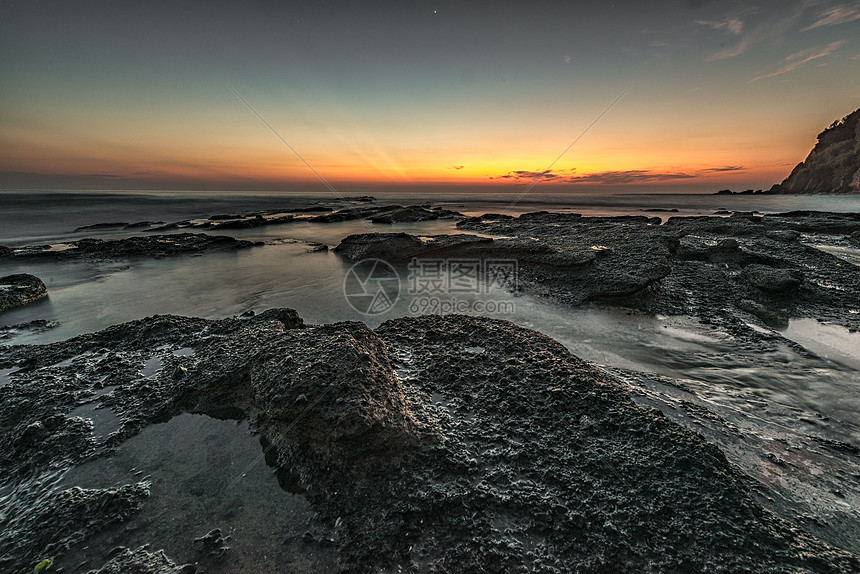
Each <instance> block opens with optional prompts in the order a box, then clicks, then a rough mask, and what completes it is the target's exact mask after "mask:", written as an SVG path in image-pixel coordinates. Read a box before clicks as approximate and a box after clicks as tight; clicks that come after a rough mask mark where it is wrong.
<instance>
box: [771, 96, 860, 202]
mask: <svg viewBox="0 0 860 574" xmlns="http://www.w3.org/2000/svg"><path fill="white" fill-rule="evenodd" d="M770 193H860V110H857V111H855V112H853V113H851V114H849V115H847V116H845V117H844V118H842V119H841V120H837V121H835V122H833V123H832V124H831V125H830V126H829V127H828V128H827V129H826V130H824V131H823V132H821V133H820V134H818V142H817V143H816V144H815V147H814V148H812V151H811V152H809V155H808V156H807V157H806V159H805V160H804V161H803V162H801V163H799V164H797V166H796V167H795V168H794V169H793V170H792V171H791V174H790V175H789V176H788V177H787V178H786V179H785V180H784V181H783V182H782V183H781V184H778V185H774V186H773V187H772V188H771V190H770Z"/></svg>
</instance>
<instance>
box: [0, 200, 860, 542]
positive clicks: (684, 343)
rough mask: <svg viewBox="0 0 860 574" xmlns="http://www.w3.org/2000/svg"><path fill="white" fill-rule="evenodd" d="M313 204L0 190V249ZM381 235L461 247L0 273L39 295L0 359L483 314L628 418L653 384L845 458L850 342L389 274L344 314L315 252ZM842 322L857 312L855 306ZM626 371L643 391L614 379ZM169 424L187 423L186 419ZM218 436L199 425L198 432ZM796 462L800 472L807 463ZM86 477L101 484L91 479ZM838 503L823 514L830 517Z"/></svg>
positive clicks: (857, 415)
mask: <svg viewBox="0 0 860 574" xmlns="http://www.w3.org/2000/svg"><path fill="white" fill-rule="evenodd" d="M370 195H372V196H373V197H375V203H376V204H378V205H387V204H399V205H412V204H428V203H432V204H433V205H434V206H441V207H444V208H448V209H452V210H455V211H459V212H461V213H464V214H466V215H480V214H483V213H507V214H510V215H518V214H521V213H526V212H534V211H542V210H546V211H556V212H564V213H580V214H582V215H586V216H614V215H648V216H652V217H653V216H658V217H662V218H664V219H666V218H668V217H673V216H693V215H714V214H719V213H722V214H725V213H726V212H731V211H752V212H759V213H779V212H787V211H795V210H817V211H834V212H858V213H860V195H839V196H783V195H714V194H684V193H662V194H658V193H624V194H604V193H599V192H594V193H579V194H570V193H558V192H537V191H535V192H532V193H529V194H526V195H524V196H522V194H521V193H520V192H496V193H487V192H483V191H482V192H473V191H469V190H451V191H443V192H437V193H434V194H433V195H429V194H426V193H410V192H393V191H384V192H372V193H370ZM317 204H320V205H325V206H330V207H333V208H339V207H342V206H343V198H341V197H340V196H337V195H336V194H325V193H311V192H308V193H304V192H259V193H255V192H225V191H214V192H202V191H184V192H183V191H116V192H103V191H44V190H43V191H39V190H26V191H25V190H21V191H0V245H5V246H8V247H13V248H15V247H21V246H26V245H51V246H54V248H62V247H63V245H64V244H65V243H68V242H70V241H74V240H77V239H81V238H84V237H97V238H103V239H116V238H121V237H127V236H130V235H134V234H138V233H140V232H139V231H136V230H126V229H123V226H116V227H112V228H109V229H108V228H101V229H90V230H82V231H76V230H77V229H78V228H80V227H84V226H91V225H96V224H104V223H117V224H119V223H123V224H127V223H136V222H141V221H151V222H174V221H180V220H187V219H205V218H208V217H209V216H212V215H217V214H234V213H239V214H250V213H254V212H258V211H262V210H267V211H268V210H284V211H288V210H290V209H292V208H296V207H304V206H309V205H317ZM359 205H363V204H359ZM179 231H187V230H183V229H180V230H179ZM392 231H397V232H406V233H410V234H415V235H419V236H428V235H436V234H450V233H460V231H459V230H457V228H456V226H455V222H454V221H451V220H437V221H428V222H420V223H401V224H372V223H369V222H364V221H346V222H340V223H311V222H307V221H301V222H294V223H289V224H284V225H270V226H265V227H260V228H253V229H231V230H229V231H228V232H224V234H226V235H231V236H233V237H236V238H239V239H248V240H254V241H260V242H263V245H261V246H259V247H253V248H248V249H241V250H238V251H232V252H212V253H208V254H204V255H182V256H177V257H169V258H164V259H138V260H124V261H112V262H104V261H75V262H62V261H60V262H32V261H30V262H16V261H10V260H6V261H3V260H0V276H4V275H8V274H12V273H32V274H34V275H36V276H38V277H40V278H41V279H42V280H43V281H44V282H45V284H46V286H47V288H48V291H49V297H48V298H47V299H44V300H42V301H40V302H37V303H34V304H31V305H27V306H25V307H21V308H18V309H14V310H10V311H7V312H4V313H2V314H0V334H2V337H3V338H1V339H0V345H10V344H44V343H50V342H54V341H60V340H64V339H67V338H69V337H73V336H75V335H78V334H81V333H87V332H93V331H97V330H100V329H103V328H106V327H108V326H111V325H115V324H118V323H122V322H125V321H129V320H133V319H138V318H142V317H146V316H150V315H155V314H178V315H188V316H199V317H207V318H221V317H229V316H235V315H239V314H242V313H246V312H249V311H255V312H259V311H261V310H264V309H267V308H272V307H290V308H293V309H296V310H297V311H298V313H299V315H300V316H301V317H302V318H303V319H304V320H305V322H306V323H308V324H320V323H332V322H338V321H362V322H364V323H366V324H368V325H369V326H371V327H376V326H378V325H379V324H381V323H382V322H384V321H386V320H389V319H392V318H395V317H401V316H409V315H416V314H421V313H446V312H461V313H467V314H480V315H489V316H492V317H495V318H498V319H504V320H508V321H512V322H513V323H516V324H519V325H521V326H524V327H527V328H531V329H535V330H537V331H540V332H542V333H545V334H547V335H549V336H551V337H553V338H555V339H557V340H558V341H560V342H561V343H562V344H564V345H565V346H566V347H567V349H568V350H569V351H570V352H572V353H573V354H575V355H577V356H579V357H581V358H583V359H585V360H588V361H591V362H593V363H595V364H597V365H599V366H601V367H603V368H605V369H607V370H608V371H611V372H613V373H616V374H619V375H620V376H622V377H626V379H625V380H627V381H628V383H629V385H630V390H631V394H633V395H635V396H637V397H638V399H637V400H638V401H641V403H642V404H643V406H654V405H655V404H656V403H660V401H662V403H661V404H662V405H663V406H664V407H666V405H669V404H672V402H673V401H680V400H681V399H679V397H678V396H677V392H676V391H677V389H675V390H665V388H664V387H660V388H663V391H661V390H659V389H658V387H659V385H658V383H657V382H655V381H660V380H664V379H661V377H670V378H671V379H672V380H675V381H680V382H682V383H683V386H684V388H685V389H686V390H685V391H684V392H689V393H692V395H695V397H696V399H695V400H697V401H701V405H702V406H703V407H704V408H706V409H708V410H710V411H712V412H715V413H719V416H720V417H722V418H723V419H724V420H726V421H728V422H729V423H731V424H732V425H735V426H736V427H737V428H741V429H743V431H744V432H745V433H747V435H746V436H747V438H748V437H755V440H756V441H761V444H762V445H765V446H761V447H755V448H761V449H767V448H771V447H770V446H767V445H772V444H774V443H773V442H772V441H775V440H785V439H786V437H792V440H794V439H796V440H797V441H802V440H805V439H804V437H806V438H808V437H809V436H810V433H813V434H814V435H815V436H818V437H821V438H822V439H826V440H830V441H837V442H839V443H847V444H850V445H853V446H854V447H857V448H860V333H856V332H849V331H848V330H847V329H845V328H843V327H841V326H839V325H830V324H822V323H819V322H817V321H815V320H810V319H800V318H795V319H792V320H791V321H790V324H789V326H788V328H787V329H785V330H783V331H780V332H775V331H771V330H770V329H767V328H765V327H763V326H760V325H756V326H754V327H755V328H756V329H759V330H764V331H766V332H769V333H771V334H774V335H778V336H779V337H778V339H779V340H781V341H783V344H777V345H775V346H774V347H773V349H772V351H769V352H768V353H764V354H762V353H761V352H760V351H758V350H751V349H747V348H745V347H744V345H743V344H742V343H741V342H740V341H736V340H734V339H733V338H732V337H731V335H730V334H727V333H721V332H715V331H714V330H713V329H712V328H711V327H710V326H706V325H701V324H700V323H699V322H698V321H697V319H696V318H694V317H683V316H680V317H664V316H651V315H646V314H643V313H640V312H637V311H633V310H629V309H620V308H612V307H605V306H600V305H585V306H581V307H570V306H567V305H564V304H561V303H559V302H556V301H553V300H551V299H547V298H542V297H538V296H532V295H527V294H516V293H511V292H510V291H509V290H507V289H504V288H493V289H489V290H485V291H481V292H478V293H457V294H455V295H452V294H451V293H448V294H446V296H445V298H443V299H441V300H428V299H427V297H426V295H422V294H420V293H418V292H416V291H415V290H414V289H410V281H409V279H410V278H409V277H406V276H405V275H403V272H402V271H398V273H400V275H399V276H398V277H397V280H398V282H399V283H398V291H397V294H396V297H392V300H391V301H390V303H391V304H390V305H387V306H384V308H377V309H375V310H374V311H373V312H368V311H369V309H368V308H367V307H362V306H361V305H360V304H356V302H355V301H354V300H352V299H351V298H350V296H349V292H350V287H349V285H350V278H351V277H352V276H353V275H352V273H353V272H354V270H353V267H352V263H351V262H350V261H347V260H345V259H344V258H342V257H340V256H338V255H337V254H336V253H333V252H332V251H331V250H319V249H316V248H315V246H316V245H318V244H324V245H327V246H328V247H334V246H336V245H337V244H338V243H339V242H340V241H341V239H343V238H344V237H346V236H347V235H349V234H353V233H368V232H381V233H385V232H392ZM817 246H818V247H821V248H822V249H830V250H831V252H834V253H837V254H839V255H840V256H842V257H844V258H845V260H846V261H847V262H849V263H850V264H858V262H860V251H858V250H853V251H852V250H850V249H846V248H845V246H844V245H842V246H836V245H834V246H828V245H817ZM7 259H8V258H7ZM850 311H852V310H849V309H846V312H850ZM853 311H854V312H860V302H858V304H857V309H854V310H853ZM35 320H45V321H48V322H50V323H51V324H52V325H54V326H53V328H50V329H45V330H33V329H19V328H15V326H16V325H20V324H24V323H28V322H31V321H35ZM798 345H799V346H800V347H802V349H806V351H803V350H802V349H801V348H800V347H798ZM807 351H808V352H807ZM0 352H2V349H0ZM9 372H10V369H5V370H0V392H2V387H3V386H4V385H5V384H7V382H8V376H9ZM630 373H639V374H643V375H644V376H646V377H650V378H646V379H642V378H637V377H635V376H628V375H629V374H630ZM643 380H644V381H645V382H643ZM661 393H663V395H661ZM672 393H675V395H672ZM692 395H691V396H692ZM684 400H687V399H684ZM689 400H693V399H689ZM667 412H668V410H667ZM183 416H185V417H186V419H188V421H191V420H192V419H191V418H189V417H191V415H187V416H186V415H183ZM680 418H683V417H680ZM183 420H185V419H183ZM193 421H197V419H193ZM809 421H812V422H809ZM186 422H187V421H186ZM680 422H681V423H682V424H683V423H684V421H683V420H680ZM177 424H179V423H177ZM182 424H185V423H184V422H183V423H182ZM189 424H190V423H189ZM217 424H218V423H217V422H199V425H210V426H211V425H215V426H217ZM193 425H198V422H193ZM186 426H187V425H186ZM215 426H213V427H212V428H211V429H210V428H209V427H208V426H207V427H206V429H207V430H206V431H205V432H209V433H217V432H220V431H218V430H217V429H216V428H215ZM194 428H195V429H197V428H198V426H194ZM200 428H203V427H200ZM218 428H220V427H218ZM246 430H247V429H246ZM695 430H697V432H703V433H705V434H706V435H707V431H706V430H702V429H701V428H698V427H697V428H696V429H695ZM153 432H154V431H153ZM194 432H198V431H196V430H195V431H194ZM200 432H203V431H200ZM709 436H710V435H709ZM237 440H238V439H237ZM714 440H716V442H718V444H720V446H721V448H723V449H724V450H725V451H726V452H727V456H729V458H730V460H732V461H733V462H736V463H737V464H739V465H740V466H741V467H742V468H744V469H745V470H747V471H748V472H749V473H750V474H753V475H756V476H757V477H758V478H760V479H762V480H765V479H763V478H762V477H761V476H759V475H757V474H756V473H757V472H759V471H760V469H759V467H760V466H761V463H760V459H758V458H754V457H753V458H750V457H749V453H748V452H742V451H741V450H738V451H737V452H735V451H733V450H732V449H733V448H734V447H733V446H732V445H731V444H730V443H729V442H723V443H720V440H721V439H720V437H718V436H717V437H716V438H715V439H714ZM745 440H746V439H745ZM252 443H253V441H252ZM130 444H131V443H130ZM147 444H155V443H147ZM129 448H132V447H131V446H130V447H129ZM146 448H150V447H145V448H144V450H146ZM249 448H250V449H251V450H252V451H255V450H256V448H257V447H255V446H254V445H253V444H252V445H251V446H250V447H249ZM750 448H753V447H750ZM753 450H754V448H753ZM761 452H764V451H761ZM141 456H142V455H141ZM248 456H249V457H251V460H253V459H254V457H255V456H257V455H256V454H254V452H251V453H250V454H249V455H248ZM810 460H811V459H810ZM129 464H132V463H129ZM804 464H807V466H808V465H811V464H813V463H811V462H809V460H806V461H805V462H804ZM832 464H833V465H836V466H835V467H828V468H822V469H820V471H821V472H823V473H827V472H832V471H834V470H833V468H837V469H839V465H843V466H845V465H848V466H850V464H849V463H848V462H845V461H836V462H833V463H832ZM846 468H847V467H846ZM846 468H841V471H846ZM848 470H850V468H849V469H848ZM855 470H856V469H855ZM810 472H811V471H810ZM99 474H103V472H102V471H99V472H98V473H94V476H95V475H99ZM117 480H119V479H117ZM261 480H263V479H261ZM267 480H268V479H265V480H263V482H266V481H267ZM780 480H782V479H780ZM266 484H268V482H266ZM261 488H262V487H261ZM266 488H268V486H267V487H266ZM816 488H817V487H816ZM816 492H818V491H816ZM821 492H822V493H824V494H823V495H822V496H823V498H822V499H821V500H825V501H828V500H830V499H829V498H827V496H829V495H827V493H826V492H825V491H824V490H821ZM838 503H839V501H838V500H837V501H835V502H834V503H833V504H834V505H836V504H838ZM821 504H824V503H823V502H822V503H821ZM213 508H214V507H213ZM216 510H217V509H215V510H213V512H215V511H216ZM822 512H824V511H822ZM834 513H835V514H834ZM840 513H841V514H840ZM824 514H825V515H826V512H824ZM831 514H833V516H835V518H834V517H833V516H830V519H831V520H835V521H837V522H838V521H839V520H847V521H853V523H854V524H857V523H860V514H858V509H856V508H851V509H849V510H845V509H844V508H842V507H838V506H833V508H832V513H831ZM195 518H196V517H195ZM262 526H264V525H260V524H257V525H256V526H254V527H255V528H256V527H262ZM249 528H251V527H250V526H249ZM155 530H156V531H157V529H155ZM148 532H149V531H148ZM150 534H152V532H150ZM152 536H157V534H152ZM163 543H164V544H165V545H168V546H169V544H170V543H171V542H170V539H169V538H165V539H164V541H163ZM249 552H250V550H249Z"/></svg>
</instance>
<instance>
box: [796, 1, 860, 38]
mask: <svg viewBox="0 0 860 574" xmlns="http://www.w3.org/2000/svg"><path fill="white" fill-rule="evenodd" d="M854 20H860V4H857V3H855V4H854V5H853V6H834V7H832V8H828V9H827V10H825V11H824V12H822V13H821V14H820V15H819V16H818V19H817V20H816V21H815V22H813V23H812V24H810V25H809V26H807V27H806V28H803V29H802V30H801V32H806V31H808V30H814V29H815V28H823V27H825V26H836V25H838V24H845V23H847V22H853V21H854Z"/></svg>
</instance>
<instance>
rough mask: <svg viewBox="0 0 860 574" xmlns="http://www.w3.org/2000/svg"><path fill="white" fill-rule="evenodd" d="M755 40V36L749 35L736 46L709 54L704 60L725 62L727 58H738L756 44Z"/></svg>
mask: <svg viewBox="0 0 860 574" xmlns="http://www.w3.org/2000/svg"><path fill="white" fill-rule="evenodd" d="M756 40H757V38H756V36H755V35H753V34H749V35H747V36H745V37H744V38H741V41H740V42H738V44H737V45H736V46H732V47H731V48H726V49H725V50H720V51H719V52H717V53H715V54H711V55H710V56H708V57H707V58H705V59H706V60H707V61H708V62H716V61H717V60H727V59H728V58H734V57H735V56H740V55H741V54H743V53H744V52H746V51H747V50H749V48H750V46H752V45H753V44H754V43H755V42H756Z"/></svg>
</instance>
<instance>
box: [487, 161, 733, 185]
mask: <svg viewBox="0 0 860 574" xmlns="http://www.w3.org/2000/svg"><path fill="white" fill-rule="evenodd" d="M561 171H562V173H552V172H550V171H547V172H540V171H528V170H517V171H509V172H507V173H506V174H503V175H500V176H496V177H491V178H490V179H509V180H513V181H516V182H520V181H529V182H530V181H533V180H534V179H536V178H537V177H539V176H541V174H544V175H543V177H542V178H541V179H544V180H549V181H554V182H559V183H592V184H596V185H626V184H636V183H639V184H641V183H660V182H667V181H674V180H680V179H695V178H697V177H703V176H707V175H711V174H714V173H735V172H742V171H746V168H745V167H744V166H741V165H726V166H717V167H709V168H705V169H700V170H697V171H693V172H682V171H668V172H667V171H652V170H649V169H628V170H618V171H600V172H594V173H583V174H574V173H573V172H575V171H576V170H575V169H568V170H561Z"/></svg>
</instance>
